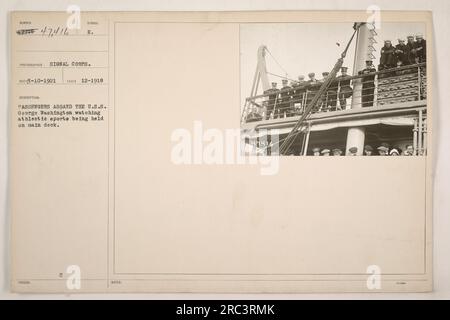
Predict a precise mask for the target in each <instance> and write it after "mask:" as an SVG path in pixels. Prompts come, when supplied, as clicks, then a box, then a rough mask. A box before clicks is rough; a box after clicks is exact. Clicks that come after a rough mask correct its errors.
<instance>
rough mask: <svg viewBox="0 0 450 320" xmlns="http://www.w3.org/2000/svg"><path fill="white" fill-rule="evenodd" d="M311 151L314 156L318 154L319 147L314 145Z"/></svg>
mask: <svg viewBox="0 0 450 320" xmlns="http://www.w3.org/2000/svg"><path fill="white" fill-rule="evenodd" d="M312 152H313V155H314V156H315V157H318V156H320V148H317V147H315V148H313V149H312Z"/></svg>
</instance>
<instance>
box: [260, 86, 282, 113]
mask: <svg viewBox="0 0 450 320" xmlns="http://www.w3.org/2000/svg"><path fill="white" fill-rule="evenodd" d="M279 92H280V90H279V89H277V83H276V82H272V88H270V89H269V90H266V91H264V94H266V95H269V99H268V101H267V110H266V120H268V119H270V115H271V114H272V115H273V117H274V118H277V116H278V114H279V105H280V104H279V103H280V101H279V99H278V93H279ZM275 102H276V103H277V105H276V106H275ZM275 107H277V108H276V109H275Z"/></svg>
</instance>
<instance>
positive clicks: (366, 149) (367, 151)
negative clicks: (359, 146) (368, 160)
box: [364, 145, 373, 157]
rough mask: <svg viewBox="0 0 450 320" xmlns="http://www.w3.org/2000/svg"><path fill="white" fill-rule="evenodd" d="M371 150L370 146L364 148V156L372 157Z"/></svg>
mask: <svg viewBox="0 0 450 320" xmlns="http://www.w3.org/2000/svg"><path fill="white" fill-rule="evenodd" d="M372 152H373V148H372V146H370V145H366V146H365V147H364V155H365V156H368V157H370V156H371V155H372Z"/></svg>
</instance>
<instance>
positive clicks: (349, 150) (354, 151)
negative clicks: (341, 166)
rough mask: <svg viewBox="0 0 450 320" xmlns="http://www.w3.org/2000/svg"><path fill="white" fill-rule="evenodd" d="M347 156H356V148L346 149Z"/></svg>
mask: <svg viewBox="0 0 450 320" xmlns="http://www.w3.org/2000/svg"><path fill="white" fill-rule="evenodd" d="M348 152H349V156H356V155H357V154H358V148H357V147H351V148H350V149H348Z"/></svg>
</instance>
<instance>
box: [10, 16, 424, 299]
mask: <svg viewBox="0 0 450 320" xmlns="http://www.w3.org/2000/svg"><path fill="white" fill-rule="evenodd" d="M369 18H370V16H369V15H368V14H367V13H365V12H328V11H327V12H295V11H292V12H197V13H194V12H191V13H155V12H139V13H137V12H135V13H128V12H127V13H125V12H115V13H111V12H81V14H80V15H77V13H76V12H75V13H73V14H67V13H62V12H61V13H57V12H13V13H12V14H11V28H10V29H11V74H12V77H11V99H10V101H11V104H10V113H11V144H10V145H11V156H10V160H11V161H10V163H11V169H10V170H11V172H10V175H11V183H10V195H11V201H10V202H11V215H12V272H13V276H12V282H11V287H12V290H13V291H15V292H372V291H373V292H423V291H430V290H431V289H432V275H431V269H432V256H431V254H432V252H431V249H432V247H431V239H432V237H431V232H432V226H431V222H432V219H431V214H432V210H431V197H432V189H431V167H432V161H431V159H432V145H431V143H429V141H432V126H431V118H432V101H431V93H430V92H431V87H432V84H431V81H432V77H431V70H432V60H431V59H432V55H431V52H430V51H431V48H432V34H431V26H432V21H431V15H430V14H429V13H427V12H382V14H381V20H380V21H381V24H382V25H381V26H380V29H379V32H378V34H379V35H380V36H381V35H383V34H388V33H389V32H390V35H392V34H393V33H392V32H393V31H392V30H395V29H396V28H397V26H398V29H397V30H399V33H400V31H401V32H402V34H399V35H398V37H404V38H405V39H406V36H407V35H409V34H405V33H406V32H411V33H419V32H420V33H422V34H423V36H424V38H425V39H426V41H427V49H426V50H427V61H426V68H424V67H422V66H423V65H422V66H421V67H414V68H415V69H414V70H418V72H419V74H417V72H416V71H414V72H413V73H414V77H416V78H414V79H412V78H411V79H412V80H411V83H413V84H412V87H410V89H411V88H413V90H416V91H417V92H418V96H416V98H412V99H411V100H408V97H409V96H408V95H401V92H404V91H405V90H407V89H408V88H399V87H397V88H396V89H395V90H393V92H392V97H388V96H386V97H385V99H388V100H389V99H391V100H392V99H394V98H398V99H400V100H399V101H396V102H395V103H389V104H382V103H381V101H382V99H383V97H382V90H381V88H382V87H383V82H382V81H381V80H382V79H381V78H380V77H379V74H378V75H377V77H378V78H379V79H378V80H377V81H376V89H374V90H376V92H377V98H376V99H374V100H372V101H371V102H370V103H371V105H370V106H368V107H367V106H366V107H367V108H362V109H358V107H356V108H353V106H354V105H351V103H353V102H351V101H353V100H354V101H356V100H357V98H356V95H355V97H353V98H348V106H347V105H346V106H344V107H343V108H341V109H340V110H337V109H336V110H334V109H333V110H331V109H330V110H321V112H317V113H315V114H313V115H311V118H310V119H308V121H309V122H308V123H310V125H311V127H310V129H311V130H310V135H309V136H308V140H307V141H309V144H308V145H307V146H306V147H304V148H303V149H302V150H303V151H302V152H301V150H300V149H295V147H294V148H293V149H291V150H293V151H292V152H293V154H294V153H295V156H280V157H277V156H275V155H270V156H267V155H261V156H250V157H244V156H243V155H242V154H243V153H246V152H248V150H241V149H240V146H239V145H238V143H237V141H240V138H239V137H240V134H244V133H245V134H246V132H247V131H246V130H250V131H252V130H255V129H267V128H269V129H277V130H279V131H280V137H281V138H282V137H284V136H283V135H287V134H288V133H289V132H290V131H291V129H292V127H293V125H294V124H295V123H296V121H297V120H298V119H299V117H300V114H301V113H298V114H291V115H290V114H289V112H291V111H288V114H286V112H285V110H297V109H298V108H300V107H301V106H300V105H299V103H297V102H296V101H295V102H293V100H290V101H291V102H292V103H290V102H289V103H287V102H286V101H287V100H284V104H282V105H281V109H277V108H278V107H277V106H275V104H271V103H272V102H271V101H270V99H269V98H268V96H267V97H266V98H264V97H261V98H260V100H258V99H257V98H255V99H253V102H255V103H256V105H255V104H250V105H251V106H253V107H254V108H252V107H248V105H249V103H248V101H249V100H247V99H246V98H248V97H249V93H250V91H251V89H252V88H251V87H252V83H260V84H259V85H258V86H260V85H262V84H261V81H262V80H261V79H260V78H258V77H256V79H257V80H261V81H256V82H253V80H254V79H253V74H254V70H255V69H256V70H257V71H258V70H259V71H260V70H262V69H261V68H259V69H258V58H259V56H258V52H257V50H255V49H257V48H258V46H259V45H260V44H261V45H263V44H264V45H266V46H267V47H268V49H269V51H265V59H266V60H267V66H266V67H267V72H268V73H267V74H266V76H268V77H269V78H270V79H271V80H272V81H278V82H279V86H280V84H281V79H278V78H277V76H280V75H281V78H283V77H284V78H289V81H292V80H297V79H296V78H295V79H292V77H293V76H291V75H289V77H288V76H287V75H286V74H284V73H285V71H288V70H285V71H283V70H280V69H278V70H277V72H275V71H274V70H273V69H270V70H269V68H271V67H272V68H275V67H276V65H277V63H278V65H279V67H280V68H282V66H283V64H288V65H291V66H292V69H295V68H297V69H296V70H292V69H291V68H290V70H289V71H288V72H292V73H293V75H294V76H295V77H297V75H298V74H296V73H300V72H302V73H303V74H304V75H307V73H308V72H310V71H313V70H306V68H311V69H313V68H315V66H316V65H317V66H318V67H317V68H319V67H320V68H323V70H315V72H316V73H317V78H318V80H320V79H321V75H320V74H319V72H321V71H331V70H332V69H333V66H334V65H335V63H336V61H337V60H338V58H339V57H340V52H342V51H343V50H344V48H345V46H346V44H347V42H348V41H350V39H351V36H352V34H353V32H354V30H355V29H354V23H355V22H362V23H366V22H367V21H368V19H369ZM78 23H79V25H78ZM383 24H386V26H383ZM333 26H334V27H333ZM383 28H385V29H383ZM347 30H348V31H347ZM386 30H390V31H386ZM302 32H303V33H304V34H302ZM383 32H384V33H383ZM296 34H298V38H297V37H296V36H295V35H296ZM325 34H327V35H328V36H327V37H325V36H324V35H325ZM415 35H416V34H415ZM361 37H362V35H361V33H359V40H358V37H356V36H355V38H353V40H352V41H351V47H350V48H349V51H348V56H346V58H345V59H344V63H345V64H344V65H346V66H348V67H349V68H350V71H351V72H350V76H353V75H357V74H358V71H360V70H361V68H360V67H361V66H359V65H358V61H359V60H361V59H359V60H358V58H357V53H356V52H357V48H356V47H355V46H356V45H355V44H356V43H357V42H358V41H359V42H358V43H360V44H361V43H363V44H364V42H362V41H361ZM313 38H317V40H316V42H315V43H304V46H305V47H304V49H303V50H305V53H304V56H303V55H302V50H300V49H299V45H298V43H297V42H300V43H301V42H302V39H309V40H310V41H313V40H312V39H313ZM277 39H278V40H277ZM374 39H377V43H371V44H370V45H373V47H374V49H375V50H376V51H374V59H372V60H373V61H374V62H375V63H374V64H375V65H376V66H378V63H379V61H378V60H379V58H380V50H381V48H382V47H383V40H385V39H382V38H377V37H376V36H375V35H374ZM391 40H392V42H393V43H394V45H395V44H397V39H391ZM277 41H278V42H277ZM264 42H266V43H264ZM268 43H270V45H269V44H268ZM289 43H292V49H290V48H291V47H290V44H289ZM336 43H338V45H337V44H336ZM365 45H369V43H366V44H365ZM283 46H285V47H286V48H288V49H287V50H281V49H280V48H283ZM329 48H332V49H329ZM291 50H292V51H291ZM296 50H298V51H296ZM309 50H315V51H317V57H316V58H315V59H310V60H308V59H306V58H304V57H311V53H310V52H308V53H306V51H309ZM269 52H270V53H269ZM336 52H338V53H339V54H336ZM328 53H329V54H328ZM270 55H273V57H274V59H275V60H276V61H277V63H275V62H274V61H271V62H270V63H269V58H270ZM297 56H298V60H299V64H298V65H297V64H295V60H296V59H297ZM302 57H303V58H302ZM305 59H306V60H305ZM292 61H294V62H292ZM416 63H418V62H417V61H416ZM412 65H415V63H414V64H412ZM358 68H359V69H360V70H357V69H358ZM411 69H412V67H411ZM402 70H403V69H402ZM408 70H409V69H408ZM396 72H397V71H396ZM421 72H422V73H421ZM272 73H273V74H275V73H278V74H275V75H273V74H272ZM286 73H287V72H286ZM256 74H258V72H257V73H256ZM338 75H339V74H338ZM394 76H395V75H394ZM394 76H392V75H391V77H394ZM262 78H264V76H263V77H262ZM417 78H419V79H421V80H417ZM273 79H275V80H273ZM385 79H386V78H385ZM389 79H392V78H389ZM424 79H426V81H425V80H424ZM306 80H307V79H306ZM352 81H354V82H352V89H353V87H354V86H355V85H356V86H357V81H358V80H357V79H352ZM414 81H422V82H420V83H419V82H417V83H415V82H414ZM266 85H267V84H266ZM385 85H386V86H387V85H388V84H385ZM399 85H400V86H402V85H403V86H404V85H405V83H401V84H399ZM422 85H423V86H422ZM374 86H375V85H374ZM419 87H420V88H421V89H419ZM279 88H280V87H279ZM280 89H281V88H280ZM258 90H260V91H261V87H259V88H258ZM365 90H367V88H366V89H365ZM402 90H403V91H402ZM419 90H421V91H419ZM260 91H259V92H260ZM363 91H364V89H363ZM255 92H256V91H255ZM339 92H340V91H339ZM355 92H356V91H355ZM395 94H398V97H397V96H396V95H395ZM254 96H257V95H254ZM281 99H282V98H281ZM290 99H295V94H292V95H291V97H290ZM352 99H353V100H352ZM402 99H403V100H404V101H402ZM305 101H306V100H305ZM346 103H347V102H346ZM362 103H363V102H362V101H360V104H362ZM365 103H367V101H366V102H365ZM326 104H327V102H324V106H325V105H326ZM306 105H307V104H303V107H304V106H306ZM271 106H272V107H273V108H272V109H271V110H277V111H278V110H282V112H280V114H279V117H278V118H276V117H275V118H273V117H272V118H270V112H268V113H267V110H270V107H271ZM338 106H339V103H338V102H336V105H333V104H332V103H331V107H330V108H337V107H338ZM260 107H261V108H260ZM328 107H329V106H325V107H324V108H325V109H326V108H328ZM283 108H287V109H283ZM289 108H291V109H289ZM294 108H297V109H294ZM322 111H323V112H322ZM252 112H253V113H252ZM263 112H266V113H263ZM292 112H294V111H292ZM296 112H297V111H296ZM249 114H251V115H252V116H255V117H259V116H261V117H262V118H257V120H258V121H255V122H252V121H248V119H250V118H248V115H249ZM281 114H282V115H281ZM266 116H267V119H266V118H265V117H266ZM361 127H364V128H365V127H367V128H368V129H366V130H365V131H364V130H361V129H358V128H361ZM377 128H378V129H377ZM380 128H383V130H384V131H380V130H381V129H380ZM241 129H243V130H244V131H241ZM327 130H336V131H327ZM236 132H237V136H236ZM243 132H244V133H243ZM261 132H262V131H260V132H259V133H257V134H261ZM326 132H336V139H337V138H338V136H339V135H340V134H343V137H344V139H345V138H348V139H347V140H342V141H343V142H342V143H341V142H339V143H341V144H342V145H338V142H336V143H335V144H333V145H327V143H329V142H324V141H328V140H326V139H329V137H330V135H328V136H326V135H325V136H324V135H323V134H326ZM349 132H350V133H349ZM253 134H254V132H253ZM405 134H406V138H405ZM361 135H363V136H361ZM396 135H397V136H396ZM331 136H333V134H331ZM305 137H306V135H305ZM361 137H362V138H361ZM305 139H306V138H305ZM321 139H322V140H321ZM324 139H325V140H324ZM389 139H391V140H392V141H391V140H389ZM395 139H397V140H398V143H399V148H398V149H401V150H399V153H403V152H405V151H406V150H407V145H411V146H412V148H413V149H414V153H415V154H414V156H399V157H394V156H389V157H380V156H372V157H368V156H362V154H363V147H365V145H366V144H367V143H369V142H370V143H371V144H373V146H372V147H373V149H374V153H375V152H377V151H376V150H378V149H377V147H378V146H379V145H380V146H381V142H382V141H388V140H389V141H390V146H389V150H388V152H389V153H392V150H393V149H395V148H397V146H396V145H393V143H394V142H395V143H396V142H397V140H395ZM261 140H262V139H261ZM336 141H337V140H336ZM349 141H350V142H349ZM427 141H428V143H427ZM234 142H236V143H234ZM364 142H366V143H364ZM351 143H354V144H355V146H356V144H358V143H359V145H358V146H359V149H358V150H357V151H355V152H357V153H358V156H357V157H350V156H341V157H336V156H334V157H323V156H320V157H313V156H309V155H311V154H312V153H314V151H313V149H314V147H320V152H322V151H323V150H326V149H327V148H328V147H329V148H330V149H337V148H341V149H342V150H341V151H344V154H347V155H348V154H349V153H351V151H350V148H351V147H354V146H353V145H351ZM375 143H376V144H377V145H376V144H375ZM247 146H248V145H247ZM244 149H245V148H244ZM241 151H242V152H241ZM330 151H332V150H330ZM393 153H395V152H393ZM322 154H323V153H322ZM300 155H306V156H300Z"/></svg>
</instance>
